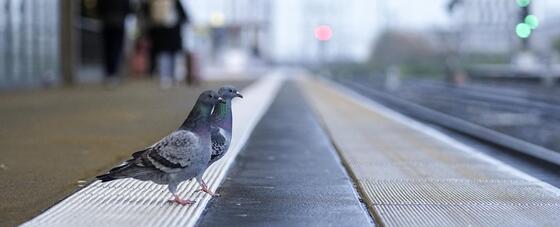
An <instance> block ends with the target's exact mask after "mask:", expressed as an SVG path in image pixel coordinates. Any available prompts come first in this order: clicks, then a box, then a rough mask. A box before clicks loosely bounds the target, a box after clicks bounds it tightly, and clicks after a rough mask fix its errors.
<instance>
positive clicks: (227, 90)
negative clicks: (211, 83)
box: [218, 85, 243, 100]
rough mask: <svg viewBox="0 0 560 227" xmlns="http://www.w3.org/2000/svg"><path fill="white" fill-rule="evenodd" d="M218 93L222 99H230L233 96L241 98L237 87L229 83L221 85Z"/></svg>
mask: <svg viewBox="0 0 560 227" xmlns="http://www.w3.org/2000/svg"><path fill="white" fill-rule="evenodd" d="M218 94H220V96H221V97H222V98H223V99H224V100H231V99H233V98H235V97H239V98H243V95H241V93H239V91H238V90H237V88H235V87H234V86H231V85H226V86H223V87H221V88H220V90H218Z"/></svg>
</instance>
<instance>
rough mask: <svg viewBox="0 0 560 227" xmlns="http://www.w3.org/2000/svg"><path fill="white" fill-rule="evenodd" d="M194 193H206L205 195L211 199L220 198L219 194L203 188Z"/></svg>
mask: <svg viewBox="0 0 560 227" xmlns="http://www.w3.org/2000/svg"><path fill="white" fill-rule="evenodd" d="M196 192H206V194H208V195H210V196H212V197H220V194H218V193H214V192H212V191H210V189H208V188H206V187H203V188H201V189H198V190H196Z"/></svg>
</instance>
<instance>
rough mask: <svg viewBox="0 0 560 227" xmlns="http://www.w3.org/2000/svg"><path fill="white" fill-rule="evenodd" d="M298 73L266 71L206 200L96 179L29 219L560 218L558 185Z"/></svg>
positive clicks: (320, 221) (127, 222)
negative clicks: (185, 202) (183, 202)
mask: <svg viewBox="0 0 560 227" xmlns="http://www.w3.org/2000/svg"><path fill="white" fill-rule="evenodd" d="M291 73H292V72H290V73H285V72H282V71H277V72H274V73H271V74H270V75H267V76H262V77H260V79H258V80H257V81H256V82H253V83H251V84H250V85H247V86H246V87H245V88H244V89H243V90H242V93H243V95H244V97H245V98H244V99H243V100H238V101H236V102H235V103H234V132H233V133H234V138H233V143H232V146H231V148H230V151H229V152H228V154H227V155H226V156H225V157H224V158H223V159H222V160H220V161H219V162H217V163H215V164H214V165H213V166H212V167H211V168H210V169H209V170H208V171H207V172H206V174H205V176H204V179H206V181H207V182H208V184H209V186H210V188H211V189H212V190H215V191H217V192H218V193H219V194H221V196H220V197H213V198H212V197H210V196H208V195H206V194H203V193H199V192H196V189H198V185H197V184H196V182H186V183H183V184H182V185H181V186H180V188H179V194H180V195H181V196H184V197H188V198H190V199H194V200H196V201H197V203H196V204H194V205H191V206H177V205H174V204H170V203H168V202H167V199H168V194H167V193H168V192H167V191H166V189H165V187H163V186H157V185H154V184H151V183H149V182H139V181H135V180H119V181H114V182H110V183H106V184H101V183H100V182H98V181H91V182H90V183H89V184H87V185H86V186H84V187H83V188H82V189H81V190H79V191H77V192H75V193H73V194H71V195H70V196H68V197H67V198H65V199H63V200H61V201H60V202H58V203H56V204H54V205H52V206H50V207H48V208H45V210H44V212H42V213H41V214H39V215H37V216H36V217H34V218H32V219H30V220H28V221H27V222H25V223H24V224H23V226H76V225H79V226H100V225H103V226H222V225H228V226H263V225H266V226H374V225H379V226H555V225H556V224H557V223H560V216H559V215H558V214H560V190H559V189H558V188H556V187H553V186H551V185H549V184H547V183H545V182H542V181H540V180H538V179H535V178H533V177H531V176H529V175H527V174H525V173H522V172H520V171H518V170H516V169H514V168H513V167H510V166H508V165H505V164H503V163H501V162H499V161H497V160H495V159H493V158H491V157H488V156H486V155H484V154H483V153H481V152H479V151H477V150H476V149H474V148H472V147H469V146H468V145H465V144H463V143H460V142H458V141H456V140H454V139H452V138H450V137H448V136H446V135H444V134H442V133H441V132H438V131H436V130H434V129H431V128H430V127H428V126H426V125H423V124H422V123H419V122H417V121H415V120H413V119H410V118H407V117H405V116H403V115H401V114H399V113H397V112H394V111H392V110H389V109H387V108H385V107H383V106H381V105H379V104H377V103H375V102H373V101H371V100H370V99H367V98H364V97H362V96H360V95H359V94H357V93H354V92H352V91H351V90H348V89H345V88H344V87H340V86H339V85H335V84H332V83H330V82H327V81H323V80H321V79H317V78H313V77H306V76H298V77H297V78H288V77H286V76H285V74H291ZM296 74H297V73H296ZM145 139H146V138H143V139H142V140H145ZM124 158H126V157H123V158H122V159H124ZM119 161H121V160H114V161H108V163H107V166H110V165H113V164H116V163H118V162H119ZM93 176H94V174H92V176H91V177H93ZM166 196H167V197H166Z"/></svg>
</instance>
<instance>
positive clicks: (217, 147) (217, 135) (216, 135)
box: [210, 127, 227, 164]
mask: <svg viewBox="0 0 560 227" xmlns="http://www.w3.org/2000/svg"><path fill="white" fill-rule="evenodd" d="M211 133H212V134H211V140H212V155H211V156H210V164H212V163H214V162H215V161H218V159H220V158H221V157H222V156H223V154H224V152H225V150H226V149H227V138H226V135H225V131H224V130H223V129H221V128H219V127H212V132H211Z"/></svg>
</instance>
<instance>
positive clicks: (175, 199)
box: [169, 195, 196, 206]
mask: <svg viewBox="0 0 560 227" xmlns="http://www.w3.org/2000/svg"><path fill="white" fill-rule="evenodd" d="M169 201H170V202H172V203H178V204H181V205H183V206H185V205H190V204H194V203H196V201H191V200H188V199H181V198H179V196H177V195H173V199H172V200H169Z"/></svg>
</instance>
